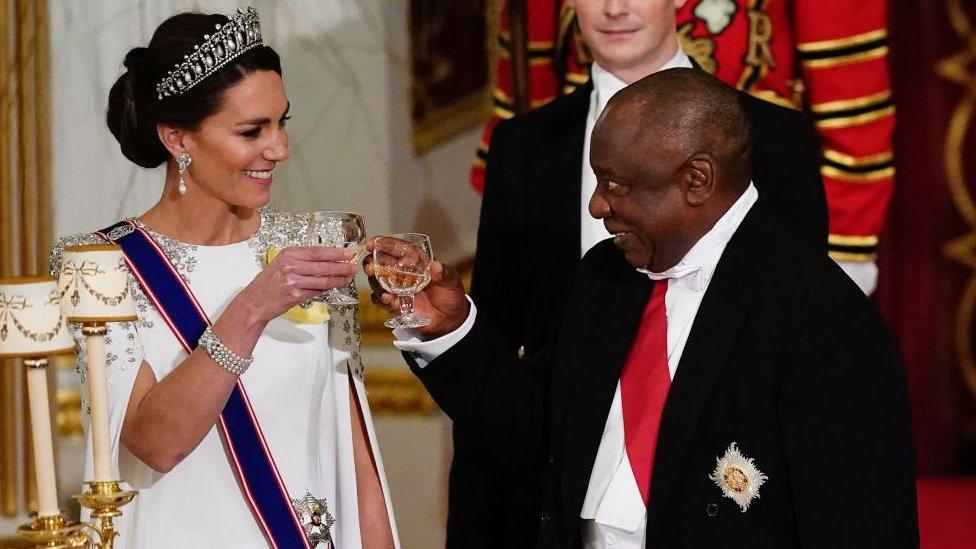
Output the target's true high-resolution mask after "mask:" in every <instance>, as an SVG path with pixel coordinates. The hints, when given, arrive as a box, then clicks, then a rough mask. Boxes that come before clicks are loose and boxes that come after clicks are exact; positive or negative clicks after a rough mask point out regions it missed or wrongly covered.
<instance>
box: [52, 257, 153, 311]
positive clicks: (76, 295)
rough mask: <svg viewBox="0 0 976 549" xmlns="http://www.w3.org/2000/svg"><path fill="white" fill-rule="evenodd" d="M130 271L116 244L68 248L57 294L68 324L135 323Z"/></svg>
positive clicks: (63, 260) (62, 264) (63, 261)
mask: <svg viewBox="0 0 976 549" xmlns="http://www.w3.org/2000/svg"><path fill="white" fill-rule="evenodd" d="M128 272H129V271H128V269H127V268H126V266H125V260H124V259H123V258H122V250H121V249H120V248H119V247H118V246H116V245H115V244H89V245H86V246H71V247H68V248H65V250H64V257H63V259H62V260H61V273H60V276H59V277H58V291H59V292H60V295H61V307H62V308H63V309H64V313H65V315H67V317H68V322H83V323H104V322H121V321H125V320H135V319H136V306H135V302H134V301H133V300H132V289H131V288H129V275H128Z"/></svg>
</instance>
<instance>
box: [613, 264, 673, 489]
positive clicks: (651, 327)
mask: <svg viewBox="0 0 976 549" xmlns="http://www.w3.org/2000/svg"><path fill="white" fill-rule="evenodd" d="M667 291H668V281H667V280H659V281H657V282H656V283H655V284H654V291H653V292H652V293H651V299H650V300H649V301H648V302H647V306H646V307H645V308H644V316H643V318H642V319H641V324H640V327H638V329H637V337H636V338H635V339H634V343H633V344H632V345H631V347H630V352H629V354H628V355H627V362H625V363H624V368H623V372H622V373H621V374H620V398H621V403H622V405H623V412H624V442H625V443H626V445H627V457H629V458H630V467H631V469H633V471H634V478H636V479H637V487H638V488H640V493H641V497H642V498H643V499H644V504H645V505H646V504H647V500H648V495H649V494H650V491H651V470H652V468H653V467H654V450H655V448H656V447H657V432H658V428H659V427H660V425H661V414H662V412H663V411H664V402H665V401H666V400H667V398H668V389H670V388H671V375H670V373H669V372H668V319H667V315H666V311H665V305H664V295H665V293H667Z"/></svg>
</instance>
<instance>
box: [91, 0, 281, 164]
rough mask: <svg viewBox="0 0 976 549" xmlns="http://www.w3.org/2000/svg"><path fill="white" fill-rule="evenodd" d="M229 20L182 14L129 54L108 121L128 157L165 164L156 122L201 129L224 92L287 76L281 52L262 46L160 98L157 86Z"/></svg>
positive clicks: (111, 96)
mask: <svg viewBox="0 0 976 549" xmlns="http://www.w3.org/2000/svg"><path fill="white" fill-rule="evenodd" d="M227 21H228V19H227V17H225V16H223V15H204V14H201V13H180V14H178V15H174V16H173V17H170V18H169V19H167V20H166V21H164V22H163V23H162V24H161V25H159V28H157V29H156V32H155V33H153V37H152V40H150V42H149V47H147V48H142V47H138V48H132V49H131V50H129V53H127V54H126V55H125V61H123V64H124V65H125V69H126V70H125V72H124V73H122V76H120V77H119V79H118V80H116V81H115V85H113V86H112V90H111V91H109V93H108V112H107V113H106V116H105V119H106V122H107V123H108V129H109V130H110V131H111V132H112V135H114V136H115V139H116V140H118V142H119V146H120V147H121V149H122V154H124V155H125V157H126V158H128V159H129V160H131V161H133V162H135V163H136V164H138V165H140V166H142V167H145V168H155V167H156V166H159V165H160V164H162V163H163V162H166V160H167V159H168V158H169V156H170V154H169V151H167V150H166V147H164V146H163V143H162V142H161V141H160V140H159V135H158V134H157V133H156V124H158V123H164V124H170V125H172V126H176V127H179V128H186V129H196V128H197V127H198V125H199V124H200V122H201V121H203V119H205V118H207V117H208V116H210V115H212V114H214V113H215V112H217V111H218V110H220V106H221V101H222V100H223V95H224V92H225V91H227V90H228V89H229V88H231V87H233V86H235V85H237V84H238V83H240V81H241V80H243V79H244V77H245V76H247V75H248V74H250V73H252V72H255V71H260V70H267V71H274V72H276V73H278V74H279V75H280V74H281V60H280V59H279V57H278V54H277V53H275V51H274V50H273V49H271V48H269V47H267V46H257V47H254V48H252V49H250V50H248V51H247V52H245V53H244V54H243V55H241V56H240V57H238V58H236V59H234V60H233V61H231V62H230V63H228V64H226V65H224V66H223V67H221V68H220V70H218V71H217V72H215V73H213V74H211V75H209V76H207V77H206V78H204V79H203V80H202V81H201V82H199V83H197V85H195V86H193V87H192V88H190V90H188V91H186V92H184V93H183V94H182V95H176V96H170V97H164V98H163V99H159V97H158V96H157V94H156V84H158V83H159V81H160V80H162V79H163V77H164V76H166V74H167V73H168V72H169V71H171V70H172V69H173V68H174V67H175V66H176V65H177V63H182V62H183V60H184V59H183V56H184V55H188V54H190V53H191V52H193V46H196V45H200V44H202V43H203V41H204V38H203V35H205V34H213V32H214V30H215V27H216V26H217V25H223V24H225V23H227Z"/></svg>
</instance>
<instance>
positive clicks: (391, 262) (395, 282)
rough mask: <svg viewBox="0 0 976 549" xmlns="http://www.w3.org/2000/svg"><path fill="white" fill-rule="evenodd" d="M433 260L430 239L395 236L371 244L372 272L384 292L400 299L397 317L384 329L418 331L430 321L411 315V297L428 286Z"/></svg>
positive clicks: (388, 322)
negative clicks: (411, 329)
mask: <svg viewBox="0 0 976 549" xmlns="http://www.w3.org/2000/svg"><path fill="white" fill-rule="evenodd" d="M433 260H434V254H433V250H432V248H431V245H430V238H428V237H427V235H425V234H420V233H398V234H393V235H387V236H381V237H378V238H377V239H376V240H374V241H373V270H374V272H375V273H376V280H377V281H379V283H380V286H382V287H383V289H384V290H386V291H387V292H390V293H391V294H393V295H395V296H397V297H398V298H400V315H399V316H397V317H394V318H391V319H389V320H387V321H386V322H384V325H385V326H386V327H387V328H419V327H421V326H426V325H427V324H430V319H429V318H427V317H424V316H421V315H418V314H417V313H415V312H413V296H414V294H416V293H417V292H419V291H421V290H423V289H424V288H425V287H426V286H427V284H429V283H430V264H431V262H432V261H433Z"/></svg>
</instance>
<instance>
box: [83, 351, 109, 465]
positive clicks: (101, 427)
mask: <svg viewBox="0 0 976 549" xmlns="http://www.w3.org/2000/svg"><path fill="white" fill-rule="evenodd" d="M107 392H108V377H107V376H106V374H105V335H104V333H102V334H98V335H88V400H89V402H90V403H91V435H92V454H93V458H94V461H95V478H94V479H93V480H94V481H96V482H101V481H109V480H115V479H114V478H112V477H113V475H112V465H111V464H112V459H111V456H112V449H111V446H110V445H109V440H108V396H107V394H106V393H107Z"/></svg>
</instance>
